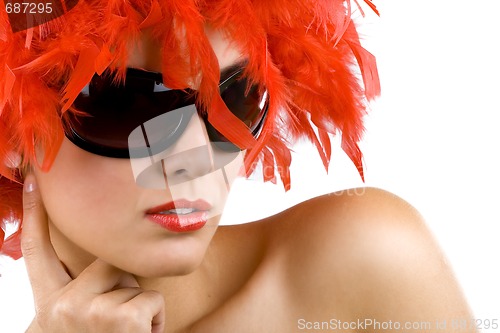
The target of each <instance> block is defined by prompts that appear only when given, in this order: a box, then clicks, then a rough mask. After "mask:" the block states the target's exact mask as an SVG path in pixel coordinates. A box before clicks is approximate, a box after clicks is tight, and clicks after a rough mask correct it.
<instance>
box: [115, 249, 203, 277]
mask: <svg viewBox="0 0 500 333" xmlns="http://www.w3.org/2000/svg"><path fill="white" fill-rule="evenodd" d="M198 245H199V246H198V247H197V248H196V249H193V248H190V249H189V250H187V249H185V250H184V251H182V252H179V251H171V252H169V251H164V252H161V251H158V252H159V253H158V252H157V253H155V254H149V255H148V254H144V255H143V256H140V255H138V256H135V257H134V258H133V260H130V261H128V262H126V263H124V264H123V265H120V266H122V269H123V270H124V271H127V272H129V273H132V274H134V275H136V276H140V277H144V278H159V277H167V276H183V275H188V274H190V273H192V272H194V271H195V270H196V269H198V268H199V267H200V265H201V264H202V262H203V260H204V258H205V254H206V250H207V247H206V246H202V245H201V244H198Z"/></svg>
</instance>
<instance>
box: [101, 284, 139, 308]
mask: <svg viewBox="0 0 500 333" xmlns="http://www.w3.org/2000/svg"><path fill="white" fill-rule="evenodd" d="M142 292H144V290H143V289H141V288H122V289H116V290H112V291H110V292H108V293H105V294H101V295H99V296H97V297H95V298H94V299H93V301H92V303H93V304H94V305H96V308H97V309H114V308H116V307H117V306H119V305H120V304H123V303H127V302H128V301H130V300H131V299H133V298H134V297H136V296H137V295H139V294H141V293H142Z"/></svg>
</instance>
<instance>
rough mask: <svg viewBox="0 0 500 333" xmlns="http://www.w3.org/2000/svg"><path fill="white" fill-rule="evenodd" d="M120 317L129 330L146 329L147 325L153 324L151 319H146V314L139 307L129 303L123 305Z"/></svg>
mask: <svg viewBox="0 0 500 333" xmlns="http://www.w3.org/2000/svg"><path fill="white" fill-rule="evenodd" d="M120 317H121V318H122V320H123V321H124V322H126V323H127V327H128V328H135V329H137V330H139V329H140V328H142V327H144V325H145V324H146V323H147V324H149V323H150V322H151V321H150V318H146V317H145V316H144V312H143V311H142V310H141V309H140V308H139V307H137V306H134V305H130V304H129V303H125V304H123V306H122V308H121V311H120ZM131 332H132V331H131Z"/></svg>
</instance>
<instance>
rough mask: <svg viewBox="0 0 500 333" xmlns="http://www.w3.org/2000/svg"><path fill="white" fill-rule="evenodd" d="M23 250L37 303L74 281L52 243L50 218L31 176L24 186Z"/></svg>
mask: <svg viewBox="0 0 500 333" xmlns="http://www.w3.org/2000/svg"><path fill="white" fill-rule="evenodd" d="M21 250H22V252H23V256H24V260H25V263H26V268H27V271H28V276H29V279H30V282H31V285H32V287H33V293H34V296H35V301H37V300H39V299H40V298H43V297H45V296H46V295H50V294H51V293H53V292H55V291H56V290H59V289H61V288H62V287H64V286H65V285H67V284H68V283H69V282H70V281H71V277H70V276H69V275H68V273H67V272H66V270H65V269H64V266H63V264H62V263H61V262H60V260H59V258H58V257H57V254H56V253H55V251H54V248H53V247H52V244H51V242H50V236H49V228H48V222H47V214H46V212H45V208H44V207H43V203H42V199H41V196H40V192H39V190H38V188H37V186H36V181H35V177H34V176H33V175H31V174H30V175H27V176H26V179H25V182H24V191H23V225H22V236H21Z"/></svg>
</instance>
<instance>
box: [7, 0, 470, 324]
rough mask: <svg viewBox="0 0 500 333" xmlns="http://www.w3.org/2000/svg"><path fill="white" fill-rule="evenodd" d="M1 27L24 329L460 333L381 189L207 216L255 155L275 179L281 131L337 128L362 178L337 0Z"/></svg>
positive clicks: (460, 306) (93, 6)
mask: <svg viewBox="0 0 500 333" xmlns="http://www.w3.org/2000/svg"><path fill="white" fill-rule="evenodd" d="M2 20H3V21H2V22H3V25H2V26H6V25H7V22H8V19H7V16H6V15H5V13H2ZM4 31H5V33H4V34H3V35H0V37H1V38H0V40H1V42H2V43H4V45H2V48H1V49H2V50H4V51H2V54H1V59H2V60H1V61H2V65H3V66H2V68H3V69H2V70H3V71H4V72H3V73H2V74H3V75H2V78H3V79H2V89H0V91H2V92H4V94H3V95H2V96H1V97H2V99H1V100H0V106H2V114H1V118H0V119H1V122H0V126H2V131H1V133H2V134H1V135H2V137H1V140H0V142H1V144H0V153H1V154H2V155H1V157H2V158H1V160H2V161H5V162H4V164H3V165H2V174H3V175H4V176H5V177H9V178H11V179H13V180H14V181H15V180H17V181H20V182H23V183H24V192H23V200H22V201H23V207H24V208H23V213H22V215H23V218H22V221H23V222H22V223H23V224H22V225H23V227H22V252H23V255H24V258H25V260H26V264H27V268H28V273H29V276H30V280H31V282H32V286H33V291H34V297H35V304H36V308H37V312H36V317H35V318H34V320H33V322H32V324H31V326H30V328H29V329H28V332H86V331H91V332H155V333H156V332H235V331H236V332H294V331H304V330H305V331H312V330H323V331H328V330H330V331H331V330H340V331H345V332H357V331H382V332H384V331H387V332H389V331H392V330H394V329H401V330H404V331H406V332H419V331H431V332H433V331H435V332H437V331H442V330H443V329H445V330H446V331H447V332H453V331H457V332H458V331H461V332H462V331H464V330H463V329H462V328H455V327H452V326H451V322H452V320H454V319H457V318H459V319H464V318H469V316H470V315H469V310H468V309H467V306H466V304H465V301H464V299H463V296H462V295H461V292H460V290H459V287H458V286H457V283H456V282H455V280H454V278H453V276H452V274H451V271H450V269H449V268H448V267H447V266H446V265H445V264H444V260H443V257H442V255H441V254H440V251H439V249H438V247H437V245H436V244H435V243H434V241H433V239H432V237H431V236H430V235H429V232H428V231H427V229H426V228H425V225H424V223H423V221H422V219H421V217H420V216H419V215H418V213H417V212H415V210H414V209H413V208H411V207H410V206H409V205H408V204H407V203H405V202H404V201H402V200H401V199H399V198H397V197H395V196H393V195H391V194H389V193H386V192H383V191H381V190H377V189H366V190H364V191H363V194H362V195H358V196H348V195H343V194H342V193H337V194H335V195H330V196H328V195H327V196H322V197H318V198H315V199H312V200H309V201H307V202H304V203H301V204H299V205H297V206H295V207H293V208H290V209H288V210H286V211H284V212H283V213H280V214H278V215H275V216H272V217H269V218H266V219H263V220H260V221H256V222H254V223H250V224H243V225H238V226H227V227H219V228H217V224H218V220H219V217H220V213H221V211H222V208H223V206H224V202H225V198H226V196H227V192H228V190H229V188H230V185H231V182H232V180H233V179H234V177H235V176H236V175H237V174H238V173H241V171H240V170H241V169H244V171H243V172H244V173H245V174H249V173H250V172H252V171H253V170H254V169H255V168H256V163H257V162H258V161H261V162H262V164H263V170H264V172H263V174H264V178H265V180H271V181H272V180H274V177H275V174H278V175H279V176H280V178H281V180H282V181H283V184H284V186H285V187H286V188H288V187H289V186H290V179H289V177H290V175H289V172H288V166H289V164H290V157H289V156H290V155H289V150H288V148H287V146H286V145H285V142H287V141H293V140H294V139H297V138H299V137H307V138H309V139H311V140H312V141H313V142H314V143H315V144H316V146H317V147H318V152H319V154H320V156H321V157H322V159H323V161H324V164H325V166H326V165H328V160H329V150H330V149H329V144H330V141H329V138H328V133H331V134H333V133H335V132H336V131H337V130H341V131H342V138H343V144H342V146H343V148H344V149H345V150H346V152H347V153H348V155H349V156H350V157H351V159H352V160H353V161H354V163H355V164H356V166H357V167H358V170H360V174H361V175H362V166H361V155H360V152H359V149H358V147H357V142H358V141H359V137H360V133H361V130H362V125H361V116H362V115H363V113H364V109H365V106H364V105H365V104H364V103H365V99H366V98H367V99H371V98H373V97H375V96H376V95H377V94H378V90H379V88H378V81H377V77H376V70H375V68H374V61H373V58H372V57H371V55H370V54H369V53H367V52H366V51H365V50H363V49H362V48H361V46H360V45H359V41H358V38H357V34H356V30H355V29H354V26H353V24H352V22H351V21H350V6H345V4H344V3H343V2H341V1H339V2H336V3H330V2H326V1H325V2H306V1H303V2H291V1H286V2H274V3H269V2H266V3H259V2H253V3H251V2H244V1H216V2H213V3H211V2H206V3H194V2H193V3H192V2H189V1H182V2H181V1H168V2H167V1H152V2H147V3H145V2H139V1H137V2H130V3H124V2H120V1H111V2H108V1H93V2H83V1H82V2H79V3H78V4H77V5H75V6H74V8H72V9H71V10H70V11H68V12H67V13H66V14H65V15H64V16H62V17H61V19H56V20H53V21H50V22H48V23H46V24H44V25H42V28H40V29H27V30H26V31H20V32H16V33H14V32H12V31H10V30H8V29H4ZM355 62H357V64H358V65H359V69H360V71H361V74H362V78H363V84H360V83H359V82H358V78H357V76H356V74H355V73H353V72H355V70H354V69H353V68H352V66H353V64H354V63H355ZM6 92H8V94H7V93H6ZM34 92H36V93H34ZM309 119H310V120H311V121H312V122H313V123H314V124H315V125H316V126H317V127H318V131H317V133H316V132H314V130H313V129H312V128H311V126H310V122H309ZM158 124H159V126H158ZM285 129H286V131H287V133H284V130H285ZM5 177H4V178H3V179H2V181H3V183H2V191H3V193H2V195H3V196H4V197H5V198H8V201H4V202H8V209H4V211H5V212H6V213H10V212H11V211H12V212H13V213H14V214H16V211H15V208H16V204H17V205H19V204H20V202H21V200H20V192H19V188H20V186H17V185H16V183H14V182H12V181H8V180H7V179H6V178H5ZM7 189H9V192H7ZM10 189H12V190H10ZM7 196H9V197H7ZM5 200H7V199H5ZM20 215H21V214H20V213H18V212H17V215H16V216H18V217H19V216H20ZM17 236H19V233H16V235H14V237H12V238H10V240H8V241H6V242H5V245H4V251H5V252H7V251H6V250H8V253H9V254H11V255H13V256H16V252H15V251H14V250H15V249H14V250H13V249H12V248H13V247H14V248H15V245H16V244H15V240H16V237H17ZM443 325H444V327H443ZM469 331H470V332H475V330H474V329H473V328H470V329H469Z"/></svg>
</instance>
